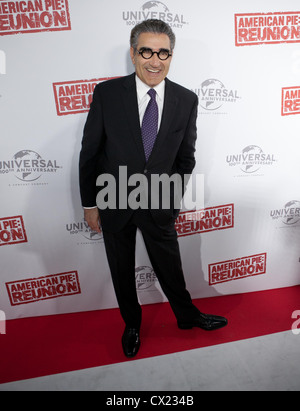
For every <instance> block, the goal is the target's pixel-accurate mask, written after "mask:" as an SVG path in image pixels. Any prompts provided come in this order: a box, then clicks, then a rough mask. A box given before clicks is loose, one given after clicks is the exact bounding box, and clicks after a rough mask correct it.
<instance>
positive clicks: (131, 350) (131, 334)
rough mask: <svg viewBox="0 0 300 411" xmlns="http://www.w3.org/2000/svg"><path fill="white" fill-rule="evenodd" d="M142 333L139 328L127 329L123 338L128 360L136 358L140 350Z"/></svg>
mask: <svg viewBox="0 0 300 411" xmlns="http://www.w3.org/2000/svg"><path fill="white" fill-rule="evenodd" d="M140 345H141V341H140V333H139V330H138V329H137V328H129V327H126V328H125V331H124V334H123V337H122V347H123V351H124V354H125V355H126V357H128V358H132V357H134V356H136V354H137V353H138V350H139V348H140Z"/></svg>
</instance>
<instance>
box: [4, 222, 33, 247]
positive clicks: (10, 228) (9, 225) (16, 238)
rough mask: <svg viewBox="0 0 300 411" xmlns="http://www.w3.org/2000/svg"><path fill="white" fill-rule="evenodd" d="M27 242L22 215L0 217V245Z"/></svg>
mask: <svg viewBox="0 0 300 411" xmlns="http://www.w3.org/2000/svg"><path fill="white" fill-rule="evenodd" d="M20 243H27V235H26V231H25V227H24V221H23V217H22V216H16V217H6V218H0V246H2V245H9V244H20Z"/></svg>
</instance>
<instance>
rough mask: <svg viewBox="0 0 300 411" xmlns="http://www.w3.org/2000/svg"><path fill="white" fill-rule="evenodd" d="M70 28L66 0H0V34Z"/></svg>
mask: <svg viewBox="0 0 300 411" xmlns="http://www.w3.org/2000/svg"><path fill="white" fill-rule="evenodd" d="M61 30H71V20H70V13H69V4H68V0H32V1H29V0H23V1H3V0H0V36H5V35H9V34H18V33H38V32H42V31H61Z"/></svg>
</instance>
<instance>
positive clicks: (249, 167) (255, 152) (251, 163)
mask: <svg viewBox="0 0 300 411" xmlns="http://www.w3.org/2000/svg"><path fill="white" fill-rule="evenodd" d="M262 154H263V151H262V149H261V148H260V147H258V146H253V145H251V146H248V147H245V148H244V150H243V151H242V156H243V158H246V160H245V161H244V163H243V166H242V167H241V170H242V171H244V173H249V174H250V173H251V174H252V173H255V172H256V171H258V170H259V169H260V164H258V163H259V161H257V159H259V158H260V157H261V155H262Z"/></svg>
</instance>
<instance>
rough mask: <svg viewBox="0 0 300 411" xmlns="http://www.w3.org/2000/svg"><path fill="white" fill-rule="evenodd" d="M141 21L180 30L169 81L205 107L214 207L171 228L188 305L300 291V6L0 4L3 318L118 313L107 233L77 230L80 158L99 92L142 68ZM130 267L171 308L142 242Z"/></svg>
mask: <svg viewBox="0 0 300 411" xmlns="http://www.w3.org/2000/svg"><path fill="white" fill-rule="evenodd" d="M286 12H288V13H287V14H284V13H286ZM261 13H268V14H267V15H265V14H261ZM270 13H280V14H270ZM236 15H243V16H236ZM147 17H154V18H163V19H165V20H166V21H167V22H169V23H170V24H171V25H172V27H173V28H174V31H175V33H176V35H177V45H176V49H175V55H174V59H173V62H172V67H171V71H170V74H169V78H170V79H171V80H173V81H175V82H178V83H180V84H182V85H183V86H185V87H187V88H188V89H191V90H193V91H194V92H196V93H197V94H198V95H199V99H200V105H199V116H198V142H197V166H196V170H195V173H202V174H204V175H205V210H204V211H203V210H202V214H201V215H202V216H203V219H202V221H201V223H199V222H195V221H194V220H193V218H194V217H193V215H192V214H191V213H188V211H189V210H183V213H182V214H181V215H180V217H179V220H178V224H177V229H178V233H179V241H180V247H181V251H182V259H183V264H184V268H185V276H186V282H187V285H188V288H189V289H190V291H191V294H192V297H193V298H201V297H209V296H217V295H222V294H234V293H245V292H251V291H257V290H265V289H272V288H281V287H286V286H292V285H296V284H299V283H300V247H299V245H300V184H299V176H300V150H299V148H300V147H299V146H300V143H299V132H300V116H299V114H300V104H299V102H300V100H299V99H300V92H299V88H300V52H299V50H300V44H299V43H300V27H299V25H300V7H299V2H298V1H296V0H264V1H263V2H262V1H258V0H251V1H250V0H244V1H240V0H228V1H226V2H224V1H222V0H211V1H210V2H206V1H204V0H186V1H185V2H182V1H179V0H164V1H163V2H159V1H150V2H147V1H145V0H144V1H143V0H126V1H123V0H122V1H121V0H85V1H80V0H68V1H66V0H40V1H14V2H7V1H2V0H1V1H0V50H1V52H0V73H1V74H0V127H1V128H0V129H1V150H0V189H1V207H0V261H1V272H0V310H2V311H4V312H5V314H6V317H7V318H18V317H30V316H40V315H48V314H56V313H67V312H79V311H86V310H96V309H105V308H113V307H116V306H117V304H116V300H115V296H114V292H113V289H112V284H111V279H110V273H109V269H108V265H107V260H106V255H105V250H104V244H103V240H102V238H101V237H98V236H95V235H93V234H92V233H90V232H89V230H88V229H87V228H86V226H85V224H84V221H83V212H82V208H81V204H80V197H79V188H78V156H79V151H80V145H81V138H82V131H83V127H84V123H85V120H86V116H87V108H88V104H89V102H90V98H91V92H92V90H93V87H94V86H95V84H97V83H98V82H99V81H103V79H106V78H111V77H118V76H124V75H127V74H130V73H131V72H132V71H133V69H134V68H133V66H132V64H131V62H130V59H129V35H130V31H131V29H132V27H133V26H134V24H136V23H137V22H139V21H141V20H143V19H144V18H147ZM263 17H265V18H264V19H263ZM275 17H276V18H277V19H275ZM265 23H266V24H268V25H269V26H268V29H266V28H265V26H264V24H265ZM265 37H266V38H265ZM261 43H263V44H261ZM198 211H200V210H198ZM200 224H201V225H200ZM246 257H247V258H246ZM231 260H236V261H231ZM136 267H137V268H136V274H137V289H138V293H139V298H140V300H141V303H143V304H148V303H155V302H159V301H165V298H164V296H163V295H162V293H161V290H160V288H159V285H158V284H157V281H156V278H155V273H154V272H153V270H152V268H151V266H150V262H149V260H148V257H147V254H146V252H145V249H144V244H143V242H142V239H141V237H140V236H139V237H138V244H137V261H136ZM66 273H67V274H66Z"/></svg>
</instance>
